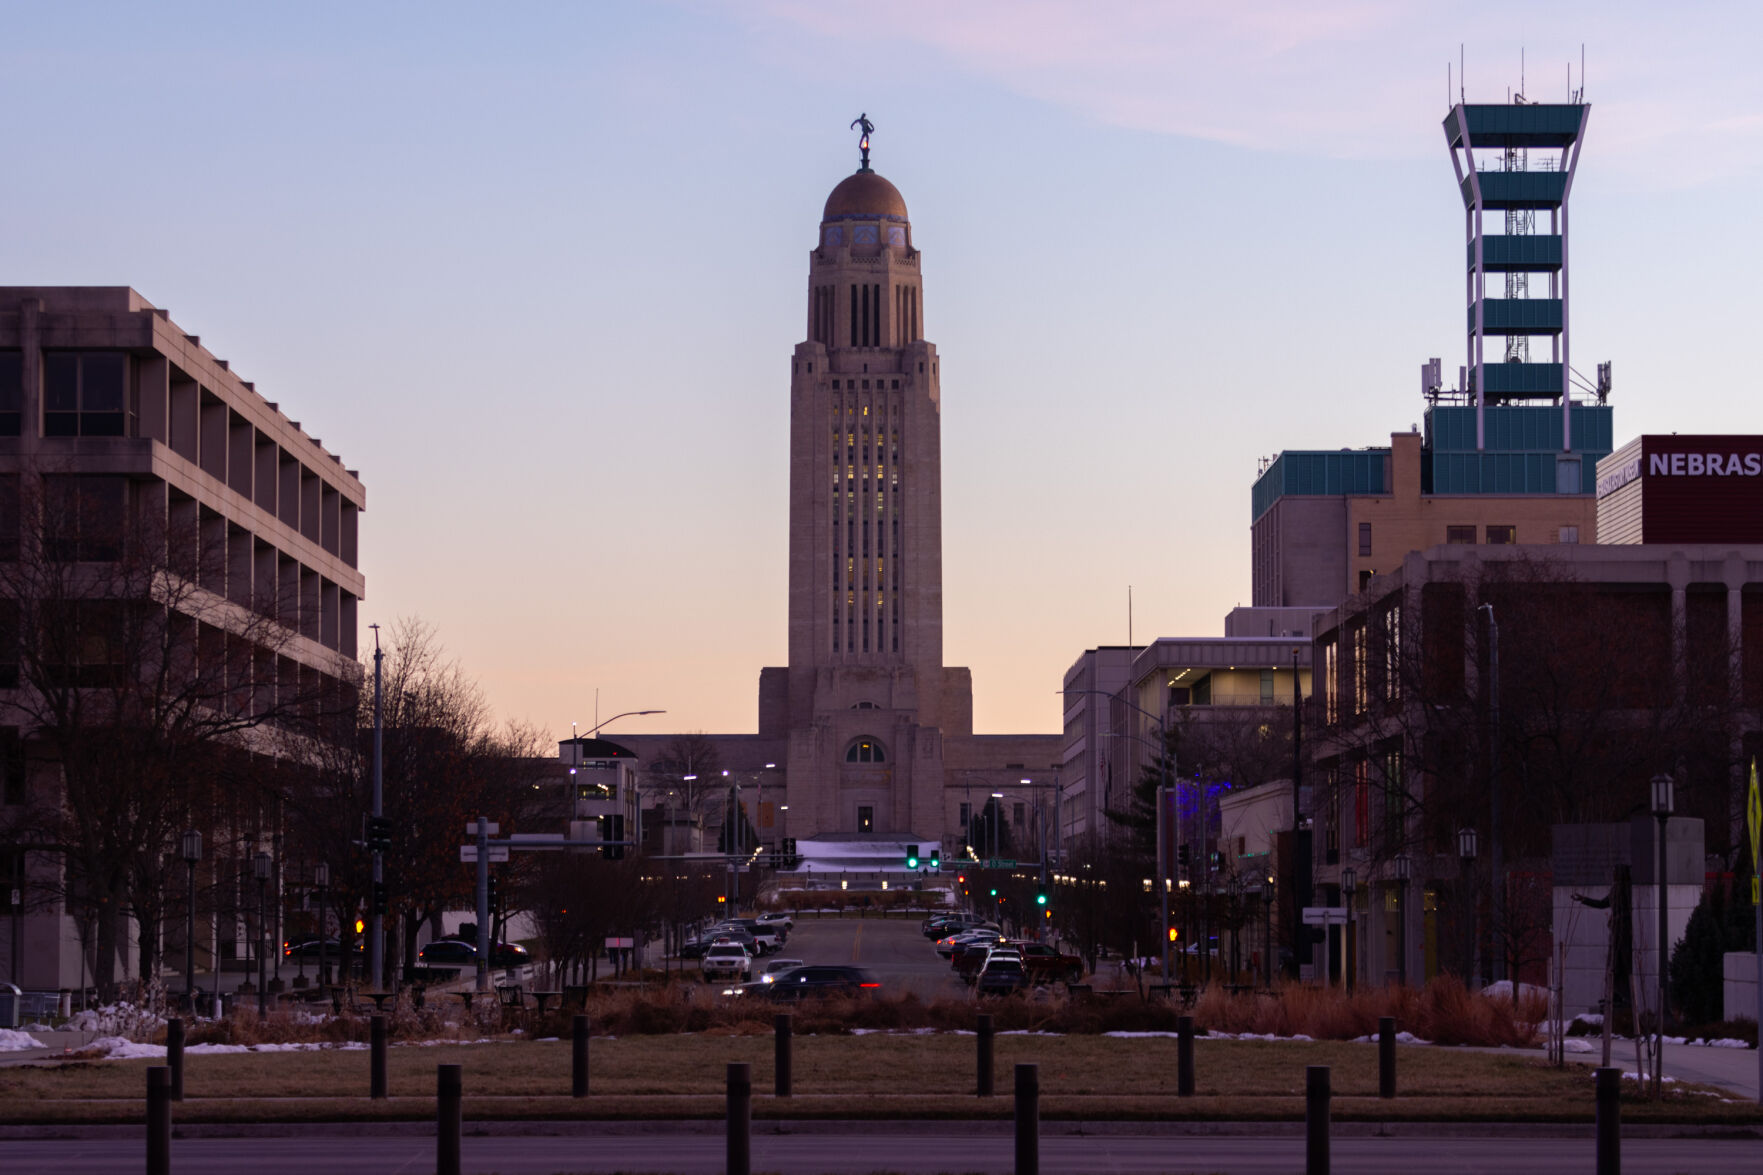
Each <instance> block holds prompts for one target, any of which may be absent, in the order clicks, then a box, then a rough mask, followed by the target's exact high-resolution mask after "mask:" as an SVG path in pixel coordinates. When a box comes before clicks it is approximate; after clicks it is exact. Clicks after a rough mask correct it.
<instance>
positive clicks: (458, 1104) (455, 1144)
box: [435, 1065, 465, 1175]
mask: <svg viewBox="0 0 1763 1175" xmlns="http://www.w3.org/2000/svg"><path fill="white" fill-rule="evenodd" d="M464 1085H465V1083H464V1079H463V1072H462V1068H461V1066H459V1065H436V1066H435V1175H459V1135H460V1130H461V1127H463V1126H464V1124H465V1123H464V1118H465V1113H464V1105H463V1103H464V1100H465V1098H464V1093H465V1089H464Z"/></svg>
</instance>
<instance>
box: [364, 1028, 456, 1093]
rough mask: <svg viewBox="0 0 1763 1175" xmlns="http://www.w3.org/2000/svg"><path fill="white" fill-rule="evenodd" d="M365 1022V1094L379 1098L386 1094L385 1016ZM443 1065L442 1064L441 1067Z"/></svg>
mask: <svg viewBox="0 0 1763 1175" xmlns="http://www.w3.org/2000/svg"><path fill="white" fill-rule="evenodd" d="M367 1024H368V1061H367V1066H368V1068H367V1073H368V1077H367V1083H368V1093H367V1096H368V1097H370V1098H373V1099H375V1100H379V1099H382V1098H384V1097H385V1096H386V1018H385V1017H384V1016H381V1015H377V1014H376V1015H375V1016H374V1017H373V1018H372V1019H370V1020H369V1021H368V1022H367ZM445 1067H446V1066H442V1068H445ZM454 1067H455V1068H457V1067H458V1066H454Z"/></svg>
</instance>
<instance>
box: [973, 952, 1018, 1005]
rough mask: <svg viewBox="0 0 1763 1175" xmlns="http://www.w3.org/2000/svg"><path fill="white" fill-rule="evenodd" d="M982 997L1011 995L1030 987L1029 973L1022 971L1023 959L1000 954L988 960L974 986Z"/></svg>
mask: <svg viewBox="0 0 1763 1175" xmlns="http://www.w3.org/2000/svg"><path fill="white" fill-rule="evenodd" d="M974 986H975V987H976V988H977V989H978V990H979V994H980V995H1010V994H1012V993H1013V992H1018V991H1021V990H1023V989H1024V988H1026V987H1027V986H1028V972H1026V971H1024V970H1023V969H1022V957H1021V956H1020V955H1017V956H1014V957H1012V956H1010V955H1008V954H1003V953H1001V954H999V955H998V956H997V957H996V958H992V959H988V960H986V965H985V967H983V968H982V969H981V970H980V973H979V981H978V982H977V983H976V984H975V985H974Z"/></svg>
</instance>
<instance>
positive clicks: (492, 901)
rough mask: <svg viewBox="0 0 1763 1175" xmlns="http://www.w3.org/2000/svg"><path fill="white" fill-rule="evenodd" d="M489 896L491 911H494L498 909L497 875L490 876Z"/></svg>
mask: <svg viewBox="0 0 1763 1175" xmlns="http://www.w3.org/2000/svg"><path fill="white" fill-rule="evenodd" d="M489 896H490V909H492V910H494V909H495V908H496V898H497V896H498V895H497V893H496V875H495V874H494V873H491V874H490V886H489Z"/></svg>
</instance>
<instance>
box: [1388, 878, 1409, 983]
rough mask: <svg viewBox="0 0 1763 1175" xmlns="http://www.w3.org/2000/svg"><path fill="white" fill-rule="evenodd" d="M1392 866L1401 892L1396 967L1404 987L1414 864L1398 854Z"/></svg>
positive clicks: (1406, 980) (1397, 923) (1398, 898)
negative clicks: (1410, 891)
mask: <svg viewBox="0 0 1763 1175" xmlns="http://www.w3.org/2000/svg"><path fill="white" fill-rule="evenodd" d="M1392 864H1393V865H1394V866H1395V874H1396V883H1397V884H1398V885H1400V886H1401V887H1402V888H1401V891H1400V892H1399V893H1398V894H1397V895H1396V967H1397V974H1398V975H1399V976H1400V977H1401V981H1402V986H1403V987H1407V986H1408V880H1409V878H1410V877H1412V876H1413V873H1414V862H1413V861H1412V860H1411V859H1410V858H1409V856H1408V854H1407V853H1397V854H1396V859H1395V861H1394V862H1392Z"/></svg>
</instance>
